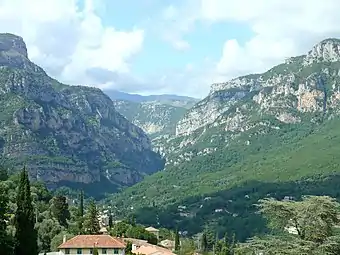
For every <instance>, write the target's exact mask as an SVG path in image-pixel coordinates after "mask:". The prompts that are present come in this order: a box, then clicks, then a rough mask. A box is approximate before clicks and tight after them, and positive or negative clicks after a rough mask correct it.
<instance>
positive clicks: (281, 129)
mask: <svg viewBox="0 0 340 255" xmlns="http://www.w3.org/2000/svg"><path fill="white" fill-rule="evenodd" d="M339 49H340V41H339V40H334V39H326V40H323V41H321V42H320V43H318V44H316V45H314V47H313V48H312V49H311V50H310V51H308V52H307V54H305V55H301V56H297V57H292V58H289V59H287V60H286V61H285V62H283V63H282V64H279V65H277V66H274V67H273V68H271V69H269V70H268V71H266V72H264V73H261V74H249V75H246V76H241V77H237V78H234V79H232V80H230V81H227V82H224V83H218V84H212V87H211V91H210V93H209V95H208V96H207V97H206V98H204V99H203V100H201V101H199V102H197V103H196V104H195V105H194V106H193V107H192V108H191V109H189V110H188V111H187V112H186V114H185V115H184V116H183V118H182V119H181V120H179V122H178V123H177V125H176V133H175V134H174V135H172V136H170V137H160V138H157V139H155V140H154V141H153V143H154V146H155V149H156V150H158V151H160V152H161V154H162V155H163V156H164V157H165V158H166V167H165V170H164V171H161V172H159V173H156V174H154V175H152V176H150V177H148V178H146V179H145V180H144V181H142V182H140V183H138V184H137V185H135V186H133V187H130V188H128V189H126V190H125V191H123V192H122V193H121V194H116V195H115V196H114V198H113V201H115V202H114V204H116V205H119V208H122V207H123V208H130V206H131V205H132V204H133V205H134V209H133V210H131V211H130V213H135V214H136V215H137V217H138V218H139V219H143V220H144V221H147V218H146V216H145V214H146V211H147V210H153V211H158V213H159V214H160V213H162V215H163V214H166V213H167V214H168V215H171V216H169V217H168V218H167V221H168V222H171V223H169V224H172V226H173V227H174V226H177V225H180V226H183V228H186V229H184V230H188V229H187V228H191V229H195V230H194V231H193V232H195V231H200V230H201V229H200V228H199V227H195V224H196V223H197V222H201V223H202V224H210V223H211V224H215V223H216V222H220V223H219V224H221V221H219V219H222V220H223V222H226V221H228V223H231V222H232V221H235V220H236V219H235V217H237V216H235V217H234V216H233V213H232V212H231V214H229V213H224V214H221V215H220V216H219V214H216V212H215V211H214V210H215V209H219V208H221V207H215V208H214V209H213V208H212V207H209V208H208V209H202V208H201V207H200V206H201V205H202V206H203V204H204V203H203V202H204V198H205V197H209V194H212V193H214V192H220V191H221V192H222V191H223V192H225V193H226V194H228V190H231V189H233V188H234V187H235V186H237V187H239V188H240V189H242V187H243V186H247V183H250V182H252V181H254V180H256V181H260V182H263V183H267V182H268V183H272V185H273V186H275V185H277V186H278V187H279V186H280V185H281V183H283V182H288V181H291V182H294V183H295V182H299V181H300V180H302V179H303V178H305V179H307V180H308V179H310V180H313V179H315V178H316V181H315V183H318V181H319V180H320V181H321V180H323V178H328V177H327V176H332V175H339V174H340V172H339V170H338V166H339V165H340V160H338V159H337V158H336V154H337V153H338V152H339V151H340V146H338V145H337V143H336V141H338V140H339V139H340V132H338V131H337V129H336V128H335V127H336V126H337V125H338V124H339V122H340V118H339V114H340V94H339V93H340V54H339ZM320 146H321V147H320ZM322 146H324V149H323V147H322ZM326 148H329V151H327V150H326ZM298 153H299V155H300V157H299V155H298ZM299 159H301V161H299ZM309 162H310V164H309ZM314 166H318V167H314ZM310 185H311V186H312V185H313V182H312V183H311V184H310ZM315 185H316V184H315ZM314 188H315V189H316V187H314ZM326 189H327V187H323V192H326V191H329V190H326ZM260 190H261V187H257V188H256V191H248V192H249V193H246V194H244V193H243V195H242V196H243V197H242V196H241V197H237V198H234V199H232V200H233V201H234V200H235V203H237V204H239V205H240V204H243V203H246V202H245V201H246V200H247V198H245V197H244V196H245V195H247V194H251V193H252V192H253V193H256V192H259V193H261V196H266V193H263V192H264V191H263V192H262V191H261V192H260ZM319 192H320V190H319ZM276 195H277V196H280V195H282V194H276ZM156 198H157V199H156ZM194 198H195V199H194ZM216 199H217V198H216ZM230 199H231V198H230ZM155 200H156V201H155ZM152 201H155V202H152ZM190 201H192V202H190ZM193 201H195V203H197V204H196V205H195V206H194V204H193V203H194V202H193ZM252 202H253V203H255V202H256V201H254V200H252ZM153 203H154V205H153ZM183 203H185V204H183ZM199 203H201V205H200V204H199ZM221 203H222V202H219V203H218V204H221ZM222 204H223V203H222ZM177 206H186V208H188V210H187V211H186V212H185V213H184V212H183V211H180V210H179V209H178V208H177ZM223 206H224V208H225V210H226V211H228V212H229V210H228V206H230V205H226V204H223ZM247 206H249V208H252V205H247ZM143 207H145V208H148V209H145V210H142V209H141V211H139V209H138V208H143ZM181 208H182V207H181ZM189 208H191V209H189ZM203 208H204V207H203ZM237 208H238V209H237V210H236V211H235V212H234V213H235V214H240V213H241V214H244V216H242V218H241V219H240V220H241V221H244V223H243V224H245V222H247V219H250V218H251V219H256V217H255V216H254V215H253V213H254V212H251V210H252V209H249V213H248V212H242V210H241V209H240V208H241V206H239V207H237ZM125 213H126V212H125ZM143 214H144V216H143ZM181 215H182V216H181ZM183 215H191V216H190V217H189V216H183ZM195 215H196V216H195ZM164 217H165V216H164ZM220 217H222V218H220ZM254 217H255V218H254ZM208 219H209V220H208ZM209 222H210V223H209ZM148 223H149V224H151V221H150V222H148ZM163 224H166V223H164V222H163ZM216 224H217V225H218V223H216ZM247 224H250V223H249V222H248V223H247ZM251 224H252V228H253V230H254V228H255V225H256V224H255V222H252V223H251ZM182 230H183V229H182ZM224 230H225V231H226V229H224ZM236 231H240V230H236ZM248 234H249V233H248ZM249 236H250V235H249Z"/></svg>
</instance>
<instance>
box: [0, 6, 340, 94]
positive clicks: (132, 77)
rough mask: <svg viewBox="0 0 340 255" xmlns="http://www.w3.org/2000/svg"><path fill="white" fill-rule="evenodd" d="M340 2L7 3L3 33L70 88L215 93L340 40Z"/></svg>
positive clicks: (0, 11) (0, 14)
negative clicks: (16, 38)
mask: <svg viewBox="0 0 340 255" xmlns="http://www.w3.org/2000/svg"><path fill="white" fill-rule="evenodd" d="M339 10H340V1H339V0H322V1H321V0H235V1H231V0H173V1H170V0H124V1H121V0H106V1H105V0H85V1H80V0H79V1H76V0H0V32H10V33H15V34H18V35H20V36H22V37H23V38H24V40H25V41H26V43H27V46H28V53H29V57H30V59H31V60H33V61H34V62H36V63H37V64H39V65H40V66H42V67H43V68H44V69H45V70H46V71H47V73H48V74H50V75H51V76H53V77H55V78H57V79H59V80H60V81H62V82H65V83H69V84H81V85H91V86H97V87H100V88H114V89H118V90H121V91H125V92H135V93H142V94H160V93H175V94H180V95H189V96H200V97H202V96H205V95H206V94H207V93H208V92H209V88H210V85H211V83H213V82H223V81H227V80H229V79H231V78H234V77H237V76H239V75H243V74H247V73H252V72H261V71H265V70H266V69H268V68H269V67H271V66H272V65H274V64H278V63H280V62H281V61H283V60H284V59H285V58H287V57H290V56H294V55H298V54H304V53H306V52H307V51H308V50H310V49H311V47H312V46H313V45H314V44H316V43H317V42H318V41H320V40H322V39H325V38H327V37H339V38H340V26H339V24H340V15H339Z"/></svg>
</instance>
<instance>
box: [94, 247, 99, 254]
mask: <svg viewBox="0 0 340 255" xmlns="http://www.w3.org/2000/svg"><path fill="white" fill-rule="evenodd" d="M93 255H99V253H98V249H97V247H94V248H93Z"/></svg>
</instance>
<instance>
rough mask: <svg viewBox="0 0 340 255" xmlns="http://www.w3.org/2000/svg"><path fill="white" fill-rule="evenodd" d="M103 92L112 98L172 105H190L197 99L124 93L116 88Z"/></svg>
mask: <svg viewBox="0 0 340 255" xmlns="http://www.w3.org/2000/svg"><path fill="white" fill-rule="evenodd" d="M104 92H105V93H106V94H107V95H108V96H109V97H110V98H111V99H112V100H119V101H120V100H123V101H131V102H135V103H141V102H150V101H157V102H160V103H164V104H170V105H173V106H183V107H190V106H192V105H193V104H194V103H196V102H197V101H198V99H196V98H193V97H186V96H178V95H168V94H163V95H149V96H142V95H138V94H129V93H125V92H121V91H118V90H104Z"/></svg>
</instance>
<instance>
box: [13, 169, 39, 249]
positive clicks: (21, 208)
mask: <svg viewBox="0 0 340 255" xmlns="http://www.w3.org/2000/svg"><path fill="white" fill-rule="evenodd" d="M15 228H16V231H15V241H16V246H15V254H16V255H23V254H25V255H37V254H38V245H37V232H36V230H35V229H34V210H33V205H32V197H31V188H30V182H29V179H28V173H27V171H26V169H25V168H24V169H23V171H22V172H21V174H20V182H19V189H18V194H17V210H16V213H15Z"/></svg>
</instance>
